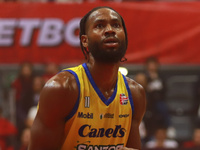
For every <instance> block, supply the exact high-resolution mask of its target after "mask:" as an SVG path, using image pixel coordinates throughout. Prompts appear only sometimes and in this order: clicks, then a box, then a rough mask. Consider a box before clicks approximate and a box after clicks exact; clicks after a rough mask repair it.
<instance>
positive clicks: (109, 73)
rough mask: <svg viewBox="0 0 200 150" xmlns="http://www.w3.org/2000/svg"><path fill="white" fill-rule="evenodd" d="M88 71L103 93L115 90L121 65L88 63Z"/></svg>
mask: <svg viewBox="0 0 200 150" xmlns="http://www.w3.org/2000/svg"><path fill="white" fill-rule="evenodd" d="M87 66H88V69H89V71H90V73H91V75H92V78H93V79H94V82H95V83H96V85H97V86H98V88H99V89H100V90H101V91H102V93H103V92H104V91H105V92H110V91H112V90H113V89H114V87H115V85H116V81H117V75H118V69H119V63H99V62H88V63H87Z"/></svg>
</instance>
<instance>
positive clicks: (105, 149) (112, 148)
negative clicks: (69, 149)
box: [77, 144, 124, 150]
mask: <svg viewBox="0 0 200 150" xmlns="http://www.w3.org/2000/svg"><path fill="white" fill-rule="evenodd" d="M122 147H124V144H117V145H86V144H80V145H77V150H118V149H120V148H122Z"/></svg>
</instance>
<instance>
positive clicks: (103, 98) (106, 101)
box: [83, 63, 118, 106]
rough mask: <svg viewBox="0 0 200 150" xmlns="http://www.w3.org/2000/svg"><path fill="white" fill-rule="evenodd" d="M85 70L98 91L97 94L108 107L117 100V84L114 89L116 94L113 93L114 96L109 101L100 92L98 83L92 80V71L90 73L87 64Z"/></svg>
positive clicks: (84, 65)
mask: <svg viewBox="0 0 200 150" xmlns="http://www.w3.org/2000/svg"><path fill="white" fill-rule="evenodd" d="M83 68H84V69H85V72H86V75H87V77H88V79H89V81H90V83H91V84H92V86H93V88H94V90H95V91H96V93H97V94H98V96H99V97H100V99H101V100H102V101H103V103H104V104H106V105H107V106H108V105H109V104H110V103H112V101H113V100H114V99H115V96H116V93H117V84H116V85H115V89H114V92H113V94H112V96H111V97H110V98H109V99H108V100H107V99H106V98H105V96H104V95H103V94H102V92H101V91H100V90H99V88H98V87H97V85H96V83H95V82H94V80H93V78H92V75H91V74H90V71H89V69H88V67H87V65H86V63H84V64H83ZM117 83H118V82H117Z"/></svg>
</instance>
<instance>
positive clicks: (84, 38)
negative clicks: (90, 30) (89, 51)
mask: <svg viewBox="0 0 200 150" xmlns="http://www.w3.org/2000/svg"><path fill="white" fill-rule="evenodd" d="M81 43H82V45H83V47H85V48H87V47H88V37H87V35H82V36H81Z"/></svg>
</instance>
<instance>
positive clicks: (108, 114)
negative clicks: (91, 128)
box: [100, 113, 114, 119]
mask: <svg viewBox="0 0 200 150" xmlns="http://www.w3.org/2000/svg"><path fill="white" fill-rule="evenodd" d="M103 118H114V114H111V113H106V114H100V119H103Z"/></svg>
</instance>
